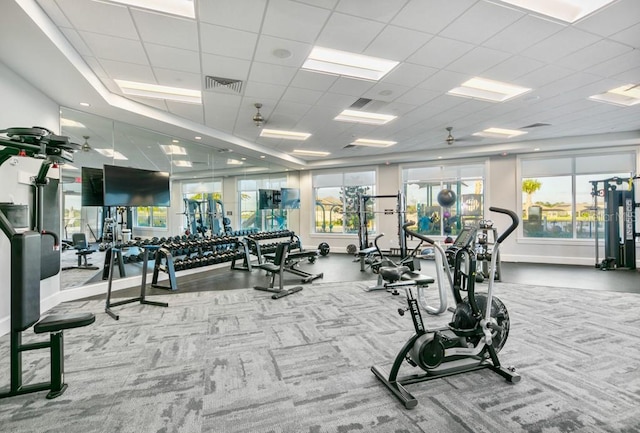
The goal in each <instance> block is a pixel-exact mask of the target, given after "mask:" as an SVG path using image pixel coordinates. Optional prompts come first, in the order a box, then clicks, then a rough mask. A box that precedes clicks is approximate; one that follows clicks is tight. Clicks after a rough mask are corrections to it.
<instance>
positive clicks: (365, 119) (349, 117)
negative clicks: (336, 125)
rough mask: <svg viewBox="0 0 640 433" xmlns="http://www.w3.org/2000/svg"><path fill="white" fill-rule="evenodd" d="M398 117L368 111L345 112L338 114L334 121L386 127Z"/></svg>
mask: <svg viewBox="0 0 640 433" xmlns="http://www.w3.org/2000/svg"><path fill="white" fill-rule="evenodd" d="M396 117H397V116H392V115H391V114H378V113H367V112H366V111H357V110H344V111H343V112H342V113H340V114H338V115H337V116H336V117H335V118H334V119H333V120H340V121H342V122H357V123H367V124H369V125H384V124H385V123H388V122H390V121H392V120H393V119H395V118H396Z"/></svg>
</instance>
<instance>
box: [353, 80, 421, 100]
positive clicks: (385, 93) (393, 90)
mask: <svg viewBox="0 0 640 433" xmlns="http://www.w3.org/2000/svg"><path fill="white" fill-rule="evenodd" d="M409 89H411V88H410V87H407V86H400V85H398V84H392V83H387V82H383V83H377V84H376V85H374V86H373V87H371V88H370V89H369V90H367V91H366V92H364V93H363V94H362V97H363V98H369V99H373V100H374V101H387V102H390V101H395V100H396V99H397V98H398V97H400V96H402V95H404V94H405V93H407V92H408V91H409Z"/></svg>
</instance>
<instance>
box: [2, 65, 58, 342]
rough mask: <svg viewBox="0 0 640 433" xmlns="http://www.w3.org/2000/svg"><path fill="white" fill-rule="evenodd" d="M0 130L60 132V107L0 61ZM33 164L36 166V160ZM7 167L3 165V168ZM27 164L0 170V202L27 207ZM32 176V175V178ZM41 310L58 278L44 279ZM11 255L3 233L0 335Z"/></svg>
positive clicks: (6, 316) (53, 295) (5, 321)
mask: <svg viewBox="0 0 640 433" xmlns="http://www.w3.org/2000/svg"><path fill="white" fill-rule="evenodd" d="M0 95H2V97H1V98H0V119H1V120H0V122H2V123H1V124H0V129H4V128H8V127H18V126H20V127H31V126H43V127H45V128H48V129H50V130H52V131H53V132H55V133H59V132H60V115H59V112H60V108H59V106H58V104H56V103H55V102H54V101H52V100H51V99H49V98H48V97H47V96H45V95H44V94H43V93H42V92H40V91H39V90H38V89H35V88H34V87H32V86H31V85H30V84H28V83H27V82H26V81H24V80H23V79H22V78H20V77H19V76H18V75H16V74H15V73H14V72H13V71H11V70H10V69H9V68H7V67H6V66H5V65H4V64H3V63H1V62H0ZM36 162H37V167H39V163H40V161H36ZM7 164H9V162H6V163H5V164H3V166H4V165H7ZM28 165H29V163H28V162H27V161H26V160H25V161H20V166H21V167H22V168H19V167H15V168H14V169H11V168H9V166H7V167H6V168H5V167H3V169H2V170H1V171H0V183H1V184H2V191H3V192H4V194H3V195H2V196H1V197H0V201H5V202H6V201H9V202H15V203H18V204H30V203H28V201H29V187H28V186H26V185H24V184H23V183H22V184H20V183H18V179H17V178H18V176H19V175H18V173H19V172H21V173H26V172H29V171H32V170H33V168H32V167H27V166H28ZM35 174H37V171H36V173H33V174H32V175H35ZM40 287H41V310H42V311H44V310H48V309H49V308H51V307H53V306H55V305H56V304H58V303H59V300H58V297H57V294H58V293H59V292H60V275H59V274H58V275H55V276H54V277H51V278H47V279H46V280H44V281H42V283H41V285H40ZM10 299H11V254H10V243H9V240H8V239H7V237H6V236H5V235H4V233H0V335H4V334H6V333H8V332H9V330H10V327H9V325H10V313H11V307H10V302H9V300H10Z"/></svg>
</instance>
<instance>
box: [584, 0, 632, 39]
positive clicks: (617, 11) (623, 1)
mask: <svg viewBox="0 0 640 433" xmlns="http://www.w3.org/2000/svg"><path fill="white" fill-rule="evenodd" d="M638 17H640V2H639V1H638V0H618V1H617V2H614V3H612V4H611V5H609V6H607V7H605V8H603V9H602V10H600V11H597V12H596V13H594V14H592V15H589V16H588V17H586V18H584V19H582V20H580V21H578V22H577V23H575V24H574V26H575V27H577V28H579V29H582V30H586V31H588V32H591V33H596V34H598V35H602V36H610V35H612V34H614V33H618V32H619V31H621V30H624V29H626V28H628V27H631V26H633V25H635V24H637V23H638Z"/></svg>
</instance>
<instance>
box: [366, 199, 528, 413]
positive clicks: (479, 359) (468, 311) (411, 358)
mask: <svg viewBox="0 0 640 433" xmlns="http://www.w3.org/2000/svg"><path fill="white" fill-rule="evenodd" d="M489 210H491V211H492V212H498V213H503V214H505V215H508V216H509V217H510V218H511V220H512V223H511V225H510V226H509V228H507V229H506V230H505V232H504V233H502V235H500V237H499V238H498V239H497V240H496V243H495V246H494V254H493V255H492V263H491V275H490V278H489V288H488V291H487V293H486V294H484V293H482V294H480V293H476V292H475V272H476V260H475V252H474V251H473V249H472V248H470V247H467V248H461V249H459V250H458V251H456V253H455V258H454V272H453V273H454V278H453V295H454V298H455V300H456V308H455V311H454V313H453V318H452V321H451V322H450V323H449V325H448V326H447V327H443V328H439V329H427V328H426V327H425V325H424V322H423V321H422V315H421V313H420V306H419V304H418V300H417V299H416V298H415V297H414V295H413V290H412V288H411V286H406V282H400V283H399V285H402V286H406V287H405V292H406V295H407V304H408V308H407V309H398V313H399V314H400V315H401V316H402V315H404V313H405V311H408V312H409V314H411V318H412V320H413V326H414V328H415V334H414V335H413V336H412V337H411V338H410V339H409V340H408V341H407V342H406V343H405V344H404V346H403V347H402V349H400V352H399V353H398V355H397V356H396V358H395V360H394V362H393V366H392V367H391V371H390V373H389V374H388V375H387V374H386V373H385V372H384V370H382V369H381V368H380V367H377V366H373V367H371V371H372V372H373V373H374V374H375V375H376V377H377V378H378V379H380V381H381V382H382V383H383V384H384V385H385V386H386V387H387V388H388V389H389V390H390V391H391V392H392V393H393V394H394V395H395V396H396V397H397V398H398V399H399V400H400V401H401V402H402V403H403V404H404V406H405V408H407V409H411V408H413V407H415V406H416V405H417V404H418V401H417V400H416V398H415V397H413V395H411V393H409V391H407V389H406V388H405V385H408V384H412V383H418V382H424V381H427V380H432V379H437V378H440V377H446V376H452V375H455V374H460V373H467V372H470V371H476V370H481V369H485V368H488V369H490V370H492V371H494V372H496V373H498V374H499V375H500V376H502V377H504V378H505V379H506V380H507V381H508V382H512V383H516V382H519V381H520V375H518V374H517V373H515V369H514V368H512V367H511V368H505V367H503V366H502V365H501V364H500V361H499V359H498V352H499V351H500V349H502V347H503V346H504V344H505V342H506V340H507V336H508V335H509V313H508V312H507V308H506V307H505V305H504V304H503V303H502V301H500V299H498V298H497V297H495V296H493V282H494V275H493V274H494V272H495V269H496V267H495V263H494V262H495V260H496V257H497V256H498V254H497V252H498V249H499V248H500V244H501V243H502V242H503V241H504V240H505V239H506V238H507V237H508V236H509V235H510V234H511V233H512V232H513V231H514V230H515V229H516V227H518V223H519V219H518V216H517V215H516V214H515V212H512V211H510V210H507V209H501V208H496V207H491V208H489ZM412 224H413V223H407V224H405V225H404V228H405V231H406V232H407V234H409V235H411V236H414V237H416V238H418V239H420V240H424V241H425V242H428V243H430V244H432V245H436V244H435V242H434V241H433V240H431V239H429V238H427V237H426V236H423V235H421V234H419V233H415V232H413V231H411V230H408V229H407V228H406V227H407V226H408V225H412ZM436 251H438V252H441V251H442V249H436ZM464 291H466V292H467V297H466V298H463V297H462V293H461V292H464ZM488 306H490V307H489V308H487V307H488ZM403 361H407V363H408V364H410V365H411V366H413V367H420V368H421V369H422V370H424V371H425V373H423V374H413V375H409V376H405V377H398V373H399V370H400V367H401V366H402V364H403Z"/></svg>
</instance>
